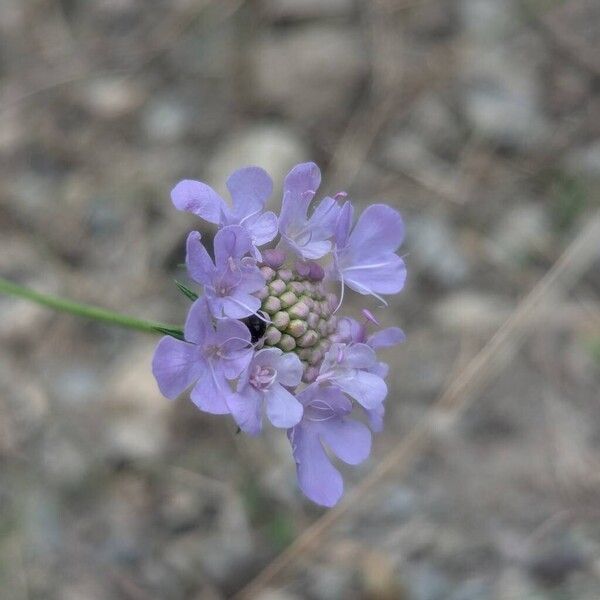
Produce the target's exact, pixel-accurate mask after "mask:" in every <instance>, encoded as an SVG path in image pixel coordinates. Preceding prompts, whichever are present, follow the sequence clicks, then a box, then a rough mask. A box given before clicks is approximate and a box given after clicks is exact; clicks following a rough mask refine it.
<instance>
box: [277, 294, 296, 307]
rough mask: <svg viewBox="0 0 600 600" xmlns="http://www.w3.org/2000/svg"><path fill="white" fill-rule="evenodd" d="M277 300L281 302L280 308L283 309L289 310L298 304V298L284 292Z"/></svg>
mask: <svg viewBox="0 0 600 600" xmlns="http://www.w3.org/2000/svg"><path fill="white" fill-rule="evenodd" d="M279 299H280V300H281V306H283V308H289V307H290V306H292V305H294V304H296V302H298V296H296V294H294V292H284V293H283V294H281V296H279Z"/></svg>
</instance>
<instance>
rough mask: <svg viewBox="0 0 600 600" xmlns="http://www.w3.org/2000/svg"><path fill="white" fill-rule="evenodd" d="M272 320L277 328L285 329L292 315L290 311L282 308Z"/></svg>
mask: <svg viewBox="0 0 600 600" xmlns="http://www.w3.org/2000/svg"><path fill="white" fill-rule="evenodd" d="M271 321H272V322H273V325H274V326H275V327H277V329H285V328H286V327H287V326H288V325H289V323H290V315H289V313H287V312H285V311H283V310H280V311H279V312H276V313H275V314H274V315H273V316H272V317H271Z"/></svg>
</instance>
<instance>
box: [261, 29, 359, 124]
mask: <svg viewBox="0 0 600 600" xmlns="http://www.w3.org/2000/svg"><path fill="white" fill-rule="evenodd" d="M251 59H252V71H253V79H254V81H255V82H256V86H255V94H256V96H257V99H258V100H259V101H260V102H262V104H264V105H265V106H268V107H277V108H279V109H280V110H283V111H285V112H286V113H288V114H290V115H292V116H294V117H295V118H298V119H315V118H318V117H322V115H323V114H326V115H328V118H329V119H332V118H339V117H341V116H343V113H344V111H343V108H344V107H347V106H348V96H349V95H351V94H354V93H356V91H357V88H358V86H359V85H360V84H361V82H362V81H363V79H364V77H365V76H366V74H367V71H368V62H367V56H366V52H365V49H364V47H363V43H362V40H361V37H360V35H359V32H358V31H356V30H354V29H352V28H351V27H333V26H326V25H318V26H317V25H315V26H313V27H307V28H299V29H286V31H285V33H284V34H280V33H278V32H268V33H265V34H263V35H262V36H261V37H260V38H259V40H258V42H257V45H256V48H255V49H254V52H253V54H252V57H251ZM307 90H310V93H308V94H307V93H306V91H307ZM332 107H336V110H335V111H332V110H331V109H332Z"/></svg>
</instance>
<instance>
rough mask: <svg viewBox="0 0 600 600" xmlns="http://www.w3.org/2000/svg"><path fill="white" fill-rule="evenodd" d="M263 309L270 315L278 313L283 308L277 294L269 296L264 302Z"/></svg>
mask: <svg viewBox="0 0 600 600" xmlns="http://www.w3.org/2000/svg"><path fill="white" fill-rule="evenodd" d="M262 309H263V310H264V311H265V312H268V313H269V314H270V315H272V314H274V313H276V312H277V311H279V310H281V300H279V298H276V297H275V296H269V297H268V298H267V299H266V300H265V301H264V302H263V303H262Z"/></svg>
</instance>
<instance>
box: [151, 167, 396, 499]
mask: <svg viewBox="0 0 600 600" xmlns="http://www.w3.org/2000/svg"><path fill="white" fill-rule="evenodd" d="M320 183H321V173H320V171H319V168H318V167H317V166H316V165H315V164H314V163H304V164H300V165H296V166H295V167H294V168H293V169H292V170H291V171H290V173H289V174H288V175H287V177H286V178H285V181H284V185H283V199H282V208H281V215H280V217H279V219H278V218H277V217H276V216H275V215H274V214H273V213H271V212H263V208H264V205H265V202H266V200H267V198H268V197H269V196H270V194H271V192H272V183H271V179H270V178H269V176H268V175H267V174H266V173H265V172H264V171H263V170H262V169H259V168H258V167H247V168H245V169H240V170H239V171H236V172H235V173H234V174H233V175H231V177H230V178H229V179H228V180H227V188H228V190H229V192H230V194H231V197H232V199H233V206H232V207H229V206H228V205H227V203H226V202H225V201H224V200H223V199H222V198H221V197H220V196H219V195H218V194H217V193H216V192H215V191H214V190H213V189H212V188H210V187H209V186H208V185H206V184H204V183H201V182H198V181H190V180H186V181H182V182H181V183H179V184H178V185H177V186H176V187H175V188H174V190H173V192H172V199H173V203H174V204H175V206H176V207H177V208H178V209H180V210H184V211H188V212H192V213H194V214H196V215H197V216H199V217H201V218H203V219H204V220H206V221H208V222H210V223H213V224H216V225H218V227H219V230H218V231H217V233H216V235H215V237H214V242H213V250H214V260H213V258H211V255H210V254H209V250H208V249H207V247H206V245H205V240H204V239H203V238H202V236H201V235H200V233H198V232H195V231H194V232H192V233H190V234H189V236H188V240H187V256H186V267H187V272H188V276H189V278H190V279H191V280H192V281H194V282H196V283H197V284H199V285H200V286H202V296H201V297H200V298H199V299H197V300H195V302H194V304H193V305H192V307H191V309H190V312H189V314H188V318H187V320H186V325H185V329H184V338H185V339H184V340H178V339H175V338H173V337H168V336H167V337H164V338H163V339H162V340H161V341H160V342H159V344H158V347H157V349H156V352H155V355H154V360H153V373H154V376H155V377H156V380H157V382H158V385H159V388H160V390H161V392H162V393H163V394H164V395H165V396H167V397H168V398H175V397H177V396H178V395H179V394H181V393H182V392H184V391H185V390H186V389H188V388H190V387H192V386H193V387H192V391H191V399H192V401H193V402H194V403H195V404H196V405H197V406H198V407H199V408H200V409H201V410H204V411H206V412H210V413H219V414H225V413H229V414H230V415H231V418H232V419H233V420H234V422H235V424H236V425H237V426H238V428H239V430H241V431H243V432H244V433H247V434H249V435H257V434H258V433H260V431H261V430H262V427H263V417H264V416H265V415H266V417H267V419H268V421H269V422H270V423H271V425H273V426H275V427H278V428H282V429H286V430H287V435H288V439H289V441H290V443H291V448H292V454H293V456H294V459H295V461H296V466H297V475H298V482H299V485H300V489H301V490H302V491H303V492H304V494H305V495H306V496H307V497H308V498H310V499H311V500H312V501H314V502H316V503H317V504H321V505H323V506H333V505H334V504H335V503H336V502H337V501H338V500H339V499H340V497H341V495H342V493H343V481H342V476H341V474H340V473H339V471H338V470H337V469H336V468H335V467H334V466H333V464H332V463H331V461H330V460H329V458H328V456H327V450H328V451H330V452H331V453H332V454H333V455H335V456H336V457H337V458H339V459H340V460H341V461H343V462H345V463H347V464H350V465H356V464H359V463H361V462H363V461H364V460H366V458H367V457H368V455H369V453H370V449H371V432H372V431H373V432H377V431H381V429H382V427H383V416H384V413H385V408H384V406H385V405H384V401H385V398H386V395H387V392H388V388H387V384H386V383H385V378H386V376H387V372H388V367H387V365H386V364H385V363H384V362H381V361H380V359H379V358H378V356H377V351H379V350H380V349H382V348H387V347H390V346H393V345H395V344H398V343H400V342H402V341H404V334H403V333H402V330H401V329H399V328H398V327H389V328H387V329H381V330H379V331H375V332H373V333H368V330H367V327H368V326H369V327H371V326H375V327H377V326H378V322H377V320H376V319H375V317H374V316H373V315H372V314H371V313H370V312H369V311H368V310H367V309H366V308H365V309H364V310H363V315H364V317H365V321H364V322H360V321H358V320H356V319H354V318H352V317H350V316H347V315H345V316H340V310H341V309H342V306H343V303H342V302H341V300H340V298H341V299H343V297H344V290H345V289H346V288H349V289H351V290H354V291H356V292H358V293H359V294H362V295H372V296H375V297H376V298H378V299H379V300H380V301H383V298H382V297H381V296H382V295H389V294H395V293H397V292H399V291H400V290H401V289H402V287H403V285H404V280H405V277H406V268H405V265H404V262H403V260H402V258H401V257H400V256H398V255H397V254H396V252H397V250H398V247H399V246H400V244H401V242H402V238H403V224H402V220H401V218H400V215H399V214H398V213H397V212H396V211H395V210H393V209H392V208H390V207H388V206H385V205H382V204H375V205H372V206H370V207H368V208H367V209H365V211H364V212H363V213H362V215H360V216H359V218H358V220H357V222H356V224H355V225H354V226H353V212H354V211H353V208H352V205H351V204H350V202H349V201H346V200H345V199H346V194H345V193H344V192H338V193H337V194H334V195H333V196H325V197H323V199H322V200H320V201H314V198H315V195H316V193H317V190H318V188H319V186H320ZM342 203H343V204H342ZM278 233H279V236H278ZM269 243H270V247H268V248H262V247H263V246H265V245H266V244H269ZM259 247H261V248H262V249H261V250H259V249H258V248H259ZM180 289H182V291H184V292H185V293H186V295H188V297H190V298H191V299H195V298H197V294H196V293H195V292H193V291H192V290H189V289H188V288H186V287H185V286H182V285H181V284H180ZM383 303H384V304H385V301H383ZM361 419H362V421H364V420H366V422H367V423H368V425H369V426H368V427H367V425H366V424H365V423H363V422H362V421H361Z"/></svg>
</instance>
